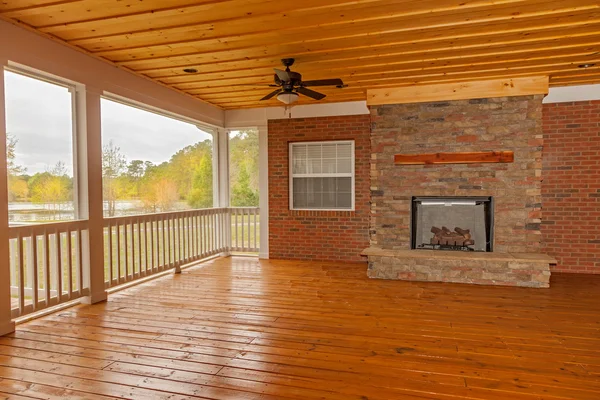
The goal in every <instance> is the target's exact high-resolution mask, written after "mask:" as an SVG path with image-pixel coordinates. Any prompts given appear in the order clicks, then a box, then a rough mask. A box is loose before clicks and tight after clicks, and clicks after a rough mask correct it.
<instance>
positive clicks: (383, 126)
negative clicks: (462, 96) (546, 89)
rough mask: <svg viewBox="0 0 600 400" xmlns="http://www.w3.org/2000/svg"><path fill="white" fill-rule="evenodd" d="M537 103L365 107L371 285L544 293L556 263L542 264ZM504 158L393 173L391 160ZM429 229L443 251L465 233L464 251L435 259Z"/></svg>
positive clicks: (521, 99) (400, 168)
mask: <svg viewBox="0 0 600 400" xmlns="http://www.w3.org/2000/svg"><path fill="white" fill-rule="evenodd" d="M542 99H543V96H542V95H530V96H518V97H498V98H489V99H473V100H454V101H444V102H434V103H414V104H393V105H379V106H371V125H372V126H371V153H372V154H371V215H372V217H371V228H370V240H371V242H370V248H369V249H367V250H366V251H365V252H364V253H363V254H365V255H368V256H369V276H371V277H376V278H388V279H414V280H434V281H451V282H468V283H482V284H503V285H519V286H533V287H545V286H547V285H548V279H549V275H550V272H549V263H550V262H552V261H553V260H552V259H551V258H549V257H547V256H545V255H543V254H540V252H541V246H542V235H541V232H540V223H541V212H542V205H541V179H542V174H541V172H542V145H543V136H542ZM500 151H509V152H513V153H514V161H512V162H506V163H470V164H460V163H455V164H450V163H449V164H433V165H427V164H426V165H396V164H395V163H394V158H395V156H396V155H418V154H430V153H458V152H500ZM415 201H416V202H415ZM424 202H425V203H424ZM452 202H454V205H452ZM473 203H475V204H473ZM462 207H466V208H462ZM467 208H471V210H469V211H467ZM450 210H452V212H451V213H450V212H449V211H450ZM433 221H439V222H433ZM463 221H464V222H463ZM419 222H421V226H419ZM437 225H440V226H437ZM461 225H462V226H461ZM432 227H437V228H439V229H442V227H444V228H446V230H447V231H449V232H446V231H445V234H444V235H441V236H440V237H441V238H442V239H440V240H441V242H442V243H447V242H448V240H447V239H448V238H449V237H450V236H452V233H455V234H458V233H457V231H456V230H455V228H459V229H460V230H462V231H466V230H469V231H470V232H468V235H470V237H469V239H468V240H467V242H466V243H468V244H467V247H468V248H469V250H466V251H461V252H457V251H455V252H447V251H434V249H433V248H431V241H432V236H435V234H434V233H433V232H431V229H432ZM468 235H466V236H468ZM466 236H463V237H466ZM435 240H437V239H435ZM435 240H434V241H435ZM471 242H472V243H471ZM427 243H429V246H422V247H419V245H424V244H427ZM471 249H472V251H471ZM435 250H439V249H438V248H436V249H435ZM449 253H453V254H452V255H449Z"/></svg>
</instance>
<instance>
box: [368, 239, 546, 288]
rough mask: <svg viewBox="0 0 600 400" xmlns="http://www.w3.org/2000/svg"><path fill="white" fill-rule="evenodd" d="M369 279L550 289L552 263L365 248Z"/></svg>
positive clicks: (541, 257) (524, 256)
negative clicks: (367, 258)
mask: <svg viewBox="0 0 600 400" xmlns="http://www.w3.org/2000/svg"><path fill="white" fill-rule="evenodd" d="M362 254H363V255H366V256H368V257H369V269H368V270H367V275H368V276H369V278H379V279H401V280H410V281H427V282H455V283H472V284H477V285H502V286H521V287H534V288H547V287H549V286H550V269H549V267H550V264H556V260H554V259H553V258H552V257H550V256H547V255H545V254H534V253H476V252H464V251H435V250H384V249H376V248H369V249H366V250H365V251H363V253H362Z"/></svg>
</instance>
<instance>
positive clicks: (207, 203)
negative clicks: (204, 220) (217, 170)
mask: <svg viewBox="0 0 600 400" xmlns="http://www.w3.org/2000/svg"><path fill="white" fill-rule="evenodd" d="M212 175H213V171H212V154H206V155H205V156H204V157H202V159H201V160H200V163H199V164H198V166H197V167H196V168H195V169H194V178H193V181H192V190H191V193H190V195H189V196H188V201H187V202H188V205H189V206H190V207H193V208H209V207H212V206H213V190H212V189H213V188H212Z"/></svg>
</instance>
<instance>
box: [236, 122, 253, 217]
mask: <svg viewBox="0 0 600 400" xmlns="http://www.w3.org/2000/svg"><path fill="white" fill-rule="evenodd" d="M229 182H230V185H231V187H230V204H231V205H232V206H234V207H258V130H256V129H248V130H243V131H232V132H230V133H229Z"/></svg>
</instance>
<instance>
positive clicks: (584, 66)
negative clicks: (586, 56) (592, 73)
mask: <svg viewBox="0 0 600 400" xmlns="http://www.w3.org/2000/svg"><path fill="white" fill-rule="evenodd" d="M594 66H596V64H580V65H578V67H579V68H590V67H594Z"/></svg>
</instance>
